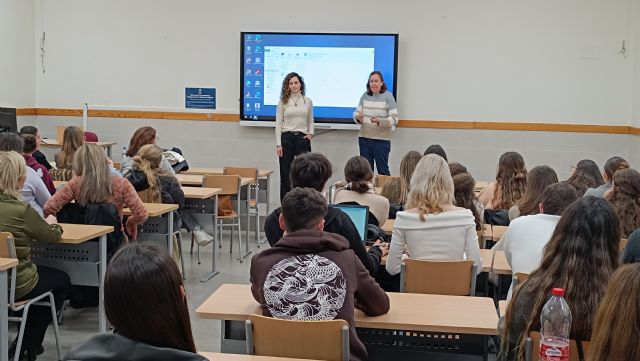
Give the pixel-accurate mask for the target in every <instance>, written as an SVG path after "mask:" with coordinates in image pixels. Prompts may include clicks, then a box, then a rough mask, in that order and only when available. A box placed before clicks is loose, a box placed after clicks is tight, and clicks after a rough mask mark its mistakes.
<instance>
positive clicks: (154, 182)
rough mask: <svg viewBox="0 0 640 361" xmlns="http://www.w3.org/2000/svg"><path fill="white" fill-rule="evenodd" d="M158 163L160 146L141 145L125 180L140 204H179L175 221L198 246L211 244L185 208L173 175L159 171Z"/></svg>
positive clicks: (182, 193) (208, 237) (208, 235)
mask: <svg viewBox="0 0 640 361" xmlns="http://www.w3.org/2000/svg"><path fill="white" fill-rule="evenodd" d="M161 162H162V149H160V147H158V146H157V145H155V144H147V145H143V146H142V147H141V148H140V150H139V151H138V154H137V155H136V156H134V157H133V170H132V171H130V172H129V175H128V176H127V179H128V180H129V181H130V182H131V184H133V186H134V188H135V189H136V191H138V194H139V195H140V198H141V199H142V201H143V202H146V203H173V204H177V205H179V206H180V208H179V209H178V214H179V217H178V219H177V221H178V222H180V221H182V222H181V223H182V226H184V227H185V228H186V229H187V230H188V231H189V232H192V233H193V235H194V236H195V239H196V242H198V243H199V244H204V243H206V242H209V241H211V240H212V239H213V237H212V236H211V235H210V234H208V233H207V232H205V231H204V230H203V229H202V228H201V227H200V225H199V224H198V222H197V221H196V219H195V218H194V217H193V215H192V214H191V213H190V212H189V211H188V210H186V209H185V208H184V207H185V198H184V192H183V191H182V187H181V186H180V182H178V179H176V177H175V175H173V174H170V173H167V172H166V171H165V170H164V169H162V168H160V163H161Z"/></svg>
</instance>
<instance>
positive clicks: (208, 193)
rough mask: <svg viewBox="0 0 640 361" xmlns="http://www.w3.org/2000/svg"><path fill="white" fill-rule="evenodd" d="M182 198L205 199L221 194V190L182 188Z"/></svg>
mask: <svg viewBox="0 0 640 361" xmlns="http://www.w3.org/2000/svg"><path fill="white" fill-rule="evenodd" d="M182 192H183V193H184V197H185V198H187V199H207V198H211V197H213V196H215V195H217V194H220V192H222V188H199V187H182Z"/></svg>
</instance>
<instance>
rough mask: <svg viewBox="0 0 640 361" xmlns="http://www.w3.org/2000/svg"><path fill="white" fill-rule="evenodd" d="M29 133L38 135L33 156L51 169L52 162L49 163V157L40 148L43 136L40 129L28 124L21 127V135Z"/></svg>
mask: <svg viewBox="0 0 640 361" xmlns="http://www.w3.org/2000/svg"><path fill="white" fill-rule="evenodd" d="M27 134H31V135H35V137H36V141H37V146H36V151H35V152H33V157H34V158H35V159H36V160H37V161H38V163H40V164H42V165H43V166H45V167H47V170H49V169H51V164H49V161H48V160H47V157H46V156H45V155H44V154H43V153H42V152H41V151H40V149H39V148H40V143H41V139H42V138H40V131H38V128H36V127H34V126H32V125H27V126H24V127H22V128H20V135H21V136H25V135H27Z"/></svg>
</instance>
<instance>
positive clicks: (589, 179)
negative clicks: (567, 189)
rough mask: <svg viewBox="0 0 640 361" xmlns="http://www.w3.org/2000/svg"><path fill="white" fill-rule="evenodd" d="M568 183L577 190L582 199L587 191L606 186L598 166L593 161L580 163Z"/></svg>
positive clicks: (585, 160)
mask: <svg viewBox="0 0 640 361" xmlns="http://www.w3.org/2000/svg"><path fill="white" fill-rule="evenodd" d="M567 182H568V183H569V184H571V185H572V186H573V187H574V188H575V189H576V191H577V192H578V196H579V197H582V196H583V195H584V193H585V192H586V191H587V189H589V188H596V187H600V186H601V185H603V184H604V180H603V179H602V175H601V174H600V169H599V168H598V165H597V164H596V162H594V161H592V160H591V159H583V160H581V161H579V162H578V164H577V165H576V169H575V170H574V171H573V174H572V175H571V177H569V179H567Z"/></svg>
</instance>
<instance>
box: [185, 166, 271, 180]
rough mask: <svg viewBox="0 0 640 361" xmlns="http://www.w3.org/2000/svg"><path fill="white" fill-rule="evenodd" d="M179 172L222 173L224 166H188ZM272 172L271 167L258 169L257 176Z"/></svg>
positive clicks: (266, 175)
mask: <svg viewBox="0 0 640 361" xmlns="http://www.w3.org/2000/svg"><path fill="white" fill-rule="evenodd" d="M180 174H191V175H194V174H195V175H203V174H224V168H206V167H189V170H185V171H182V172H180ZM271 174H273V170H271V169H258V177H260V178H265V177H269V176H270V175H271Z"/></svg>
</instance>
